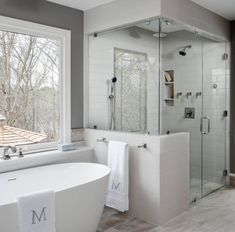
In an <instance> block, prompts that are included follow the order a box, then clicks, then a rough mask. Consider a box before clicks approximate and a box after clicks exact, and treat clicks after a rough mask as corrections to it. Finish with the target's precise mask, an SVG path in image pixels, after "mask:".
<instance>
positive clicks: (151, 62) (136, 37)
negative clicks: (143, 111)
mask: <svg viewBox="0 0 235 232" xmlns="http://www.w3.org/2000/svg"><path fill="white" fill-rule="evenodd" d="M157 44H158V43H157V38H155V37H153V34H152V33H151V32H149V31H146V30H143V29H141V28H138V27H132V28H128V29H123V30H118V31H114V32H110V33H106V34H101V35H98V37H93V36H91V37H90V38H89V119H88V121H89V128H93V127H94V126H95V125H96V126H97V127H98V129H109V126H110V109H109V103H108V85H107V81H109V80H111V79H112V77H113V76H114V48H120V49H125V50H130V51H134V52H139V53H144V54H147V56H148V62H147V76H148V80H147V99H148V100H147V130H148V131H151V132H152V133H154V134H156V133H157V131H158V107H157V106H158V93H157V91H156V89H158V73H159V63H158V57H157V48H158V47H157Z"/></svg>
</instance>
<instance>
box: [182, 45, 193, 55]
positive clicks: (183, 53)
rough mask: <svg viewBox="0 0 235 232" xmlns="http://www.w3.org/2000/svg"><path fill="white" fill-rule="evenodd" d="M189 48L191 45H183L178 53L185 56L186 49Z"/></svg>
mask: <svg viewBox="0 0 235 232" xmlns="http://www.w3.org/2000/svg"><path fill="white" fill-rule="evenodd" d="M189 48H192V45H187V46H185V47H183V48H182V49H181V50H180V51H179V55H181V56H186V55H187V53H186V49H189Z"/></svg>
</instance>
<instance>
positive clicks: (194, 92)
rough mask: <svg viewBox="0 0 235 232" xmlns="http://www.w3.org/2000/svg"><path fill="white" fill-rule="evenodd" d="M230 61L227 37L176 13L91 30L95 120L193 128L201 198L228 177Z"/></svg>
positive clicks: (169, 129)
mask: <svg viewBox="0 0 235 232" xmlns="http://www.w3.org/2000/svg"><path fill="white" fill-rule="evenodd" d="M228 62H229V61H228V54H227V42H226V41H223V40H221V39H219V38H217V37H216V36H213V35H208V34H206V33H203V32H200V31H199V30H195V28H191V27H189V26H188V25H184V24H182V23H178V22H175V21H173V20H171V19H165V18H161V19H159V18H158V19H154V20H147V21H145V22H140V23H137V24H135V25H131V26H127V27H123V28H119V29H117V30H111V31H106V32H101V33H98V34H94V35H90V36H89V115H88V127H89V128H94V129H103V130H117V131H123V132H131V133H143V134H149V135H160V134H170V133H178V132H189V133H190V175H191V186H190V188H191V201H196V200H197V199H200V198H201V197H203V196H205V195H207V194H209V193H211V192H213V191H215V190H217V189H218V188H220V187H222V186H224V184H225V175H226V152H227V147H228V143H226V135H227V132H226V124H227V116H228V111H227V110H228V109H227V107H228V91H227V89H228V88H229V72H228ZM169 146H170V144H169Z"/></svg>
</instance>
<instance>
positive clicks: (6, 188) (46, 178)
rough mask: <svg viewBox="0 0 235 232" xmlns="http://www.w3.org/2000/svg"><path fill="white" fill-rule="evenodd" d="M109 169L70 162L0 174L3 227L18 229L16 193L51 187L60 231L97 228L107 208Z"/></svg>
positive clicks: (81, 231)
mask: <svg viewBox="0 0 235 232" xmlns="http://www.w3.org/2000/svg"><path fill="white" fill-rule="evenodd" d="M109 174H110V169H109V168H108V167H106V166H103V165H99V164H92V163H67V164H57V165H49V166H43V167H37V168H30V169H24V170H20V171H14V172H8V173H4V174H0V231H1V232H17V225H18V221H17V208H16V207H17V205H16V198H17V196H20V195H24V194H29V193H32V192H37V191H42V190H48V189H52V190H54V191H55V194H56V229H57V232H95V231H96V229H97V226H98V224H99V220H100V218H101V215H102V211H103V208H104V203H105V198H106V192H107V186H108V179H109Z"/></svg>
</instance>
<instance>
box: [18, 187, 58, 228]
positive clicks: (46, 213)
mask: <svg viewBox="0 0 235 232" xmlns="http://www.w3.org/2000/svg"><path fill="white" fill-rule="evenodd" d="M17 200H18V201H17V207H18V228H19V232H56V229H55V193H54V191H43V192H37V193H32V194H29V195H24V196H20V197H19V198H18V199H17Z"/></svg>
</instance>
